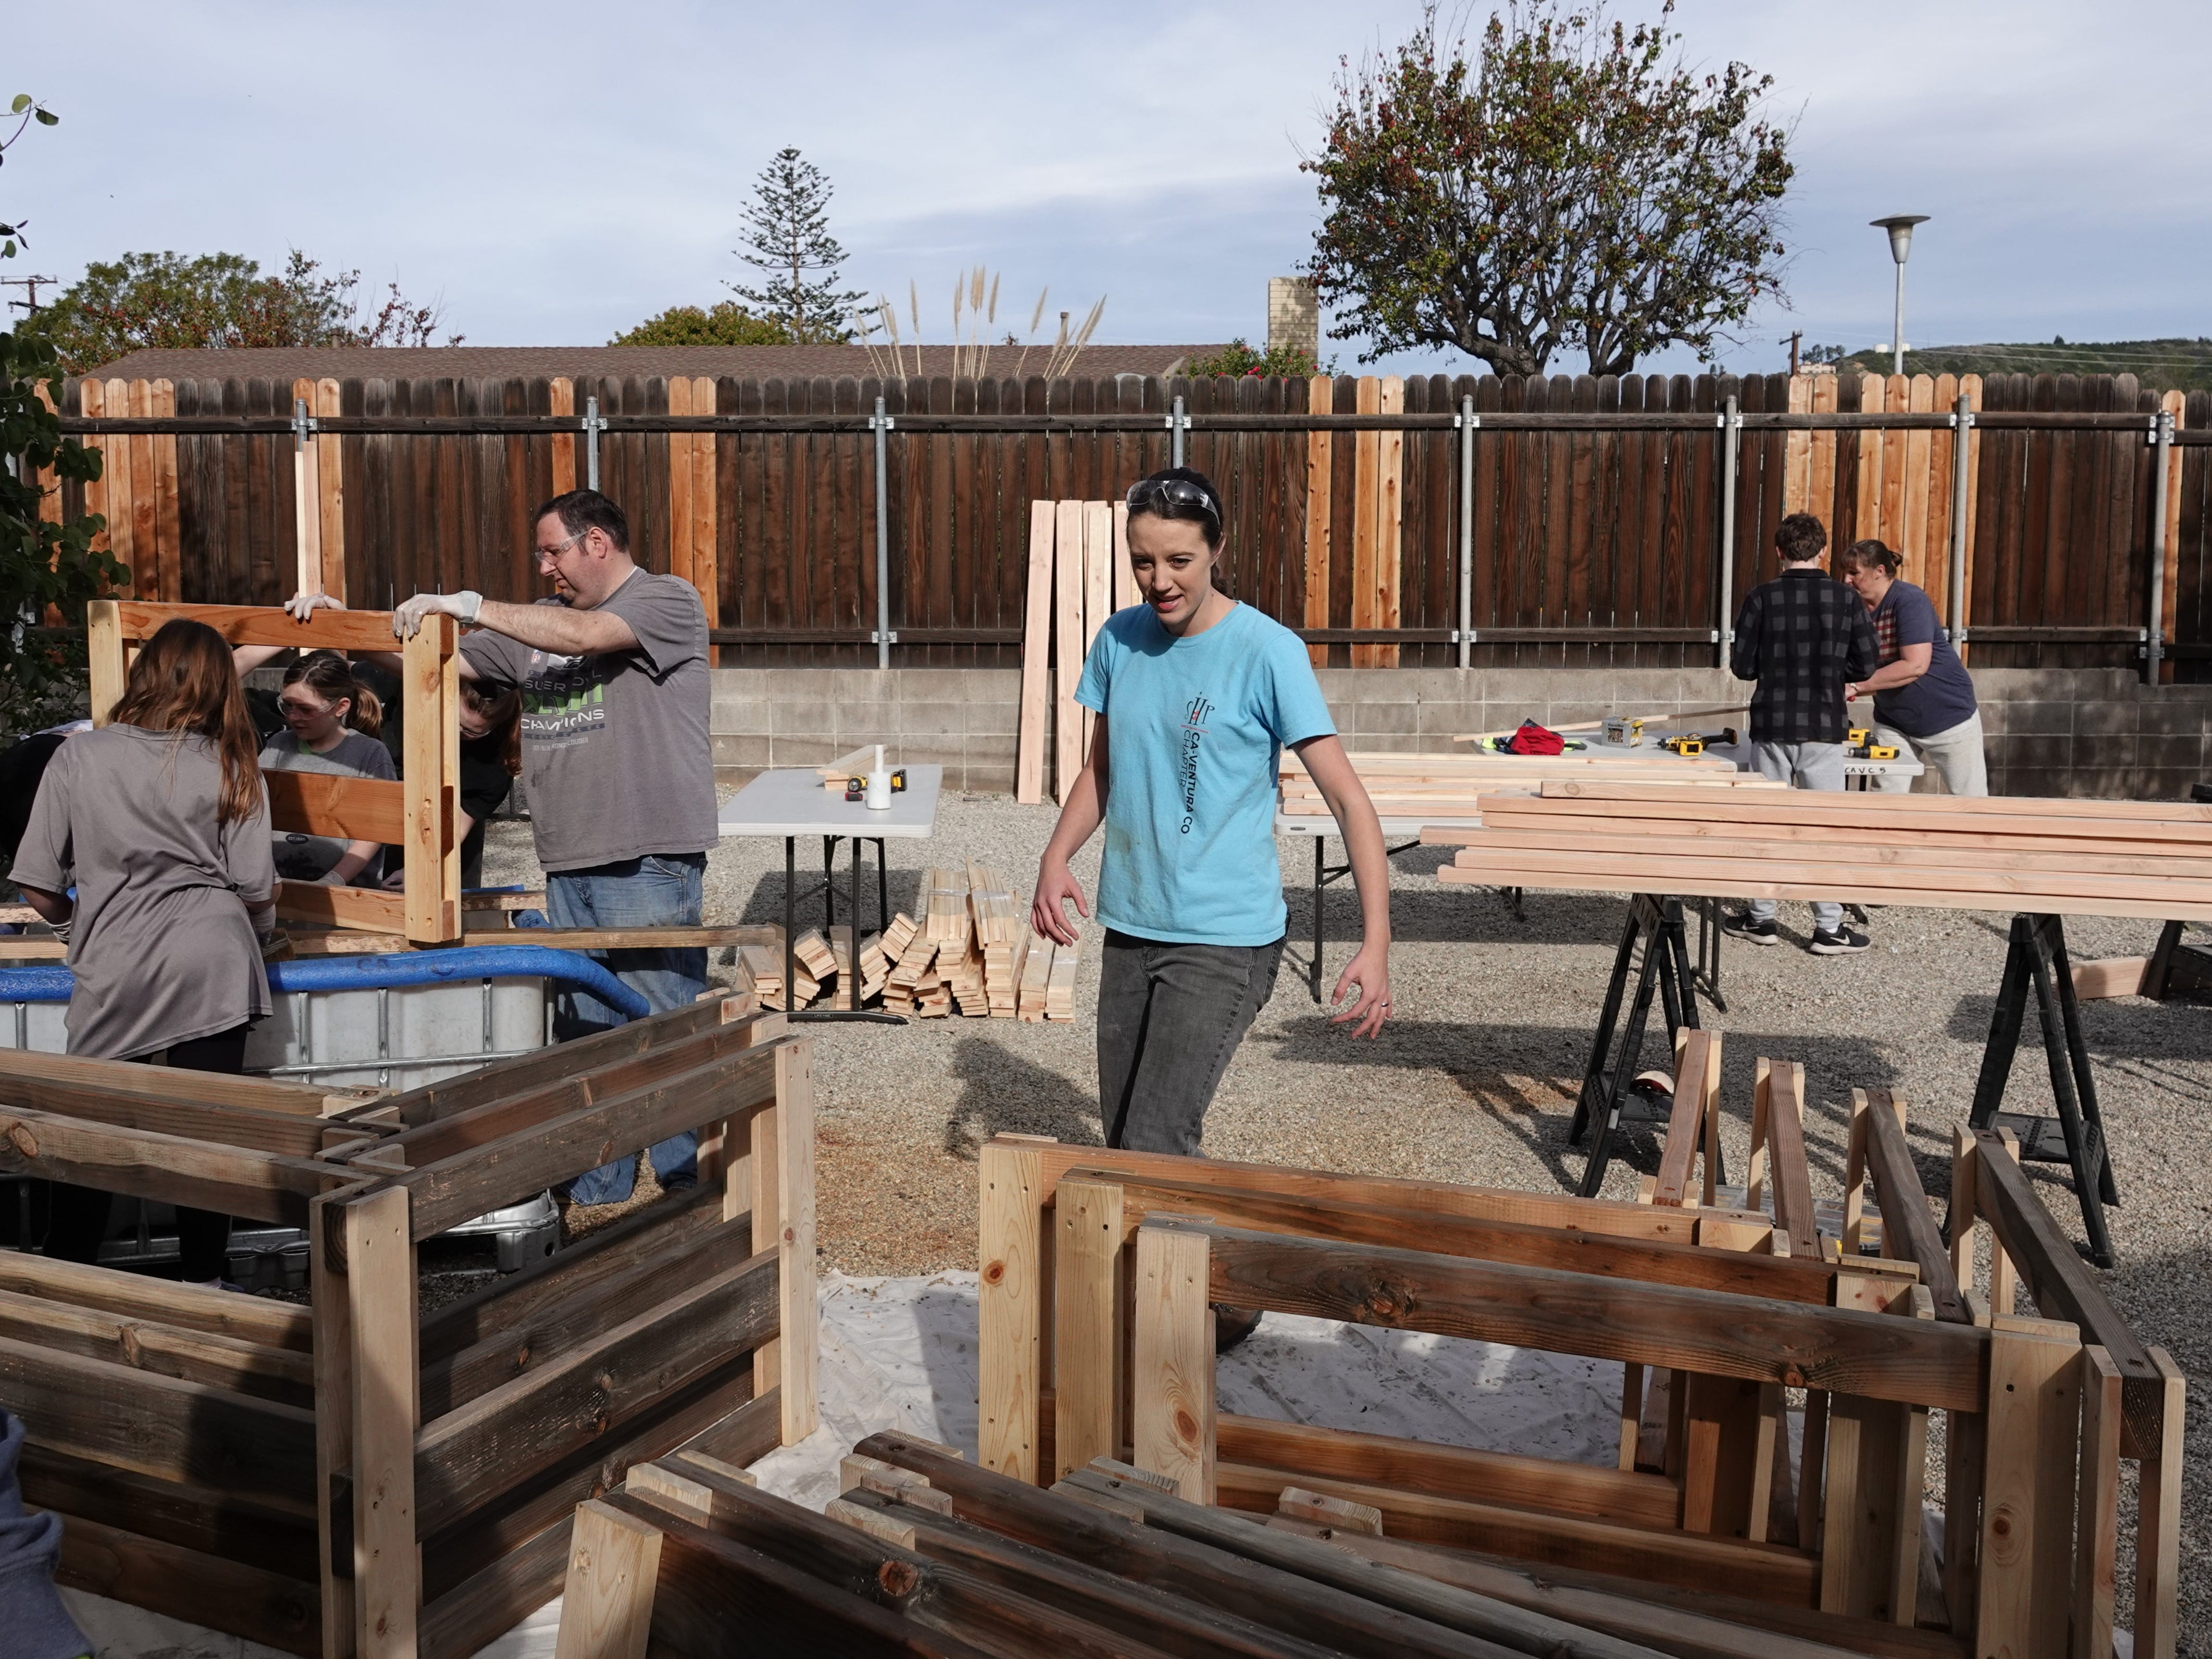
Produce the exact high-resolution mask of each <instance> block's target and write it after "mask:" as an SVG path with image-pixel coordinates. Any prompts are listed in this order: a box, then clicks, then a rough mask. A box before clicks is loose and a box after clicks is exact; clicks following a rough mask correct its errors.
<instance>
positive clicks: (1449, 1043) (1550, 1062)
mask: <svg viewBox="0 0 2212 1659" xmlns="http://www.w3.org/2000/svg"><path fill="white" fill-rule="evenodd" d="M1708 1018H1710V1016H1708ZM1590 1019H1591V1024H1590V1025H1589V1026H1584V1027H1577V1026H1571V1025H1511V1024H1469V1023H1463V1022H1457V1021H1450V1020H1408V1021H1401V1022H1395V1023H1394V1024H1390V1025H1389V1026H1386V1027H1385V1028H1384V1029H1383V1035H1382V1036H1379V1037H1377V1038H1376V1040H1375V1041H1373V1042H1346V1040H1345V1037H1344V1034H1343V1032H1342V1031H1340V1030H1337V1029H1336V1028H1334V1027H1333V1026H1331V1025H1330V1024H1329V1023H1328V1020H1327V1019H1326V1018H1322V1017H1321V1016H1319V1015H1314V1016H1311V1017H1309V1018H1301V1019H1291V1020H1285V1021H1284V1022H1283V1023H1282V1024H1280V1025H1278V1026H1276V1027H1275V1028H1274V1029H1273V1030H1271V1031H1267V1032H1265V1033H1260V1032H1255V1034H1254V1035H1253V1036H1252V1037H1251V1038H1249V1039H1248V1041H1251V1042H1267V1043H1269V1044H1270V1045H1271V1046H1272V1047H1273V1050H1274V1055H1275V1058H1276V1059H1278V1060H1285V1061H1288V1062H1291V1063H1293V1064H1297V1063H1304V1064H1307V1065H1316V1066H1367V1067H1377V1068H1383V1067H1387V1068H1389V1069H1390V1070H1392V1071H1419V1072H1427V1073H1443V1075H1445V1076H1447V1077H1449V1078H1450V1079H1453V1080H1454V1081H1455V1082H1456V1083H1457V1084H1458V1085H1460V1087H1461V1088H1462V1089H1464V1090H1465V1091H1467V1094H1468V1098H1469V1099H1470V1100H1472V1101H1473V1102H1474V1103H1476V1104H1477V1105H1478V1106H1480V1108H1481V1109H1483V1110H1484V1111H1486V1113H1488V1114H1489V1115H1490V1118H1491V1120H1492V1121H1493V1122H1494V1123H1496V1124H1497V1125H1498V1127H1500V1128H1502V1129H1503V1130H1504V1131H1505V1132H1506V1133H1508V1134H1510V1135H1511V1136H1513V1137H1514V1139H1517V1140H1519V1141H1520V1142H1521V1143H1522V1146H1524V1147H1526V1148H1527V1149H1528V1152H1530V1153H1531V1154H1533V1155H1534V1157H1536V1158H1539V1159H1541V1161H1542V1162H1543V1163H1544V1164H1545V1165H1546V1166H1547V1168H1548V1169H1550V1170H1551V1171H1552V1173H1553V1176H1556V1177H1557V1178H1558V1180H1559V1183H1560V1184H1561V1185H1562V1186H1563V1187H1567V1188H1573V1187H1575V1186H1577V1184H1579V1182H1580V1181H1581V1179H1582V1164H1583V1149H1582V1148H1580V1147H1577V1146H1571V1145H1570V1144H1569V1142H1568V1140H1567V1128H1568V1126H1569V1124H1570V1123H1571V1121H1572V1115H1573V1111H1574V1101H1575V1097H1576V1094H1577V1091H1579V1090H1580V1089H1581V1087H1582V1079H1583V1066H1586V1065H1587V1064H1588V1063H1589V1050H1590V1041H1591V1036H1592V1029H1593V1028H1594V1027H1595V1024H1596V1012H1595V1006H1593V1008H1592V1011H1591V1016H1590ZM1724 1035H1725V1036H1726V1039H1727V1040H1726V1042H1724V1043H1723V1046H1722V1066H1721V1109H1722V1111H1723V1114H1724V1115H1726V1116H1727V1117H1728V1118H1729V1120H1731V1121H1734V1122H1735V1124H1736V1125H1737V1126H1738V1127H1739V1130H1740V1131H1741V1133H1743V1134H1748V1133H1749V1130H1750V1124H1751V1097H1752V1089H1753V1082H1754V1079H1755V1076H1756V1072H1757V1066H1758V1061H1759V1058H1760V1056H1762V1055H1764V1056H1765V1057H1767V1058H1769V1059H1773V1060H1797V1061H1800V1062H1802V1064H1803V1066H1804V1067H1805V1092H1806V1095H1807V1100H1806V1103H1805V1109H1806V1114H1807V1116H1808V1124H1807V1134H1806V1158H1807V1162H1808V1164H1810V1166H1811V1167H1812V1169H1813V1170H1814V1171H1816V1172H1821V1173H1825V1174H1826V1176H1827V1177H1828V1182H1829V1183H1830V1184H1831V1185H1834V1186H1840V1185H1841V1183H1842V1182H1843V1177H1844V1161H1843V1153H1842V1152H1841V1150H1840V1149H1841V1148H1842V1146H1843V1145H1844V1139H1845V1133H1846V1131H1847V1130H1848V1129H1849V1127H1850V1091H1852V1090H1853V1089H1883V1088H1888V1087H1890V1086H1891V1085H1892V1084H1893V1082H1894V1081H1895V1078H1896V1073H1895V1071H1894V1069H1893V1067H1892V1066H1891V1064H1890V1062H1889V1060H1887V1058H1886V1057H1885V1056H1884V1054H1883V1052H1882V1049H1881V1045H1880V1044H1879V1043H1877V1042H1874V1041H1872V1040H1870V1039H1869V1038H1866V1037H1861V1036H1851V1035H1848V1034H1843V1035H1837V1036H1804V1035H1802V1034H1795V1035H1785V1036H1777V1035H1773V1034H1771V1033H1767V1032H1761V1031H1737V1030H1727V1031H1725V1032H1724ZM1644 1066H1658V1067H1662V1068H1668V1069H1671V1068H1670V1067H1669V1066H1668V1050H1667V1045H1666V1038H1665V1036H1664V1031H1663V1027H1662V1024H1661V1022H1660V1021H1659V1020H1658V1019H1657V1018H1656V1016H1655V1018H1653V1020H1652V1022H1651V1024H1650V1029H1648V1030H1646V1031H1645V1033H1644V1049H1643V1053H1642V1054H1641V1055H1640V1057H1639V1060H1638V1069H1639V1070H1640V1069H1642V1068H1643V1067H1644ZM1532 1082H1533V1083H1535V1084H1538V1085H1543V1084H1547V1083H1548V1084H1549V1085H1551V1089H1550V1090H1548V1091H1545V1092H1544V1094H1543V1095H1542V1097H1541V1098H1539V1097H1534V1096H1532V1094H1531V1092H1530V1090H1529V1087H1528V1085H1530V1084H1531V1083H1532ZM1948 1133H1949V1132H1948V1129H1945V1130H1943V1131H1942V1133H1937V1132H1936V1130H1935V1129H1932V1128H1928V1127H1923V1126H1920V1125H1918V1124H1916V1125H1915V1126H1914V1127H1913V1131H1912V1138H1913V1139H1914V1141H1915V1142H1916V1143H1917V1145H1916V1146H1915V1147H1914V1158H1915V1161H1916V1162H1917V1163H1918V1164H1919V1165H1920V1168H1921V1175H1922V1178H1923V1180H1925V1181H1927V1182H1929V1191H1931V1192H1948V1190H1949V1189H1950V1158H1951V1153H1950V1142H1949V1139H1948ZM1739 1144H1740V1143H1739ZM1614 1156H1615V1158H1619V1159H1621V1160H1623V1161H1626V1162H1627V1163H1630V1164H1634V1165H1635V1166H1636V1168H1638V1170H1643V1171H1644V1172H1645V1173H1647V1174H1648V1173H1651V1172H1654V1171H1656V1170H1657V1169H1658V1166H1659V1164H1658V1160H1659V1142H1658V1136H1657V1133H1656V1132H1655V1131H1653V1130H1650V1129H1644V1128H1631V1129H1630V1130H1629V1131H1628V1132H1627V1133H1626V1135H1625V1136H1624V1137H1623V1139H1622V1141H1621V1142H1620V1143H1619V1149H1618V1150H1616V1152H1615V1153H1614ZM1738 1174H1740V1172H1739V1171H1734V1170H1731V1172H1730V1175H1731V1178H1732V1179H1733V1178H1735V1176H1736V1175H1738Z"/></svg>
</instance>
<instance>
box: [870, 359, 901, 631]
mask: <svg viewBox="0 0 2212 1659" xmlns="http://www.w3.org/2000/svg"><path fill="white" fill-rule="evenodd" d="M868 428H869V430H871V431H872V432H873V433H874V434H875V435H876V635H875V638H876V666H877V667H878V668H889V667H890V665H891V647H892V646H893V645H894V644H895V643H896V641H897V639H898V636H897V635H896V634H894V633H892V632H891V497H890V471H891V469H890V431H891V417H890V416H888V415H886V414H884V400H883V399H882V398H877V399H876V412H875V414H874V416H872V418H871V419H870V420H869V422H868Z"/></svg>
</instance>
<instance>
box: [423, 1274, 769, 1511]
mask: <svg viewBox="0 0 2212 1659" xmlns="http://www.w3.org/2000/svg"><path fill="white" fill-rule="evenodd" d="M775 1278H776V1273H775V1256H774V1255H771V1254H768V1253H763V1254H761V1255H755V1256H751V1257H750V1258H748V1259H747V1260H746V1261H744V1262H742V1263H740V1264H739V1265H738V1267H732V1268H730V1269H728V1270H726V1272H723V1273H717V1274H716V1275H715V1276H714V1278H712V1279H708V1281H707V1282H706V1283H705V1284H703V1285H700V1286H699V1287H698V1288H697V1289H696V1290H693V1291H689V1292H687V1293H686V1294H684V1295H683V1296H680V1297H670V1298H668V1299H666V1300H665V1301H661V1302H658V1303H653V1304H649V1305H648V1306H647V1307H646V1308H645V1309H644V1310H643V1311H641V1312H640V1313H639V1314H637V1315H636V1316H635V1317H633V1318H632V1319H630V1320H629V1321H627V1322H624V1323H623V1324H622V1325H620V1326H617V1328H614V1329H613V1330H611V1331H609V1332H608V1333H606V1334H605V1335H604V1336H602V1337H600V1338H599V1340H596V1341H594V1342H592V1343H590V1344H589V1345H587V1346H583V1347H580V1348H578V1349H575V1350H574V1351H573V1352H569V1353H568V1354H565V1355H562V1357H561V1358H557V1359H556V1360H555V1361H554V1362H553V1363H552V1364H549V1365H547V1366H545V1367H544V1369H543V1370H532V1371H530V1372H528V1373H526V1374H525V1375H523V1376H518V1377H516V1378H515V1379H514V1380H513V1381H512V1382H510V1383H504V1384H502V1385H501V1386H500V1387H499V1388H496V1389H493V1390H491V1392H489V1394H486V1395H481V1396H480V1397H478V1398H477V1399H476V1400H474V1401H471V1402H470V1403H469V1404H468V1405H467V1406H465V1407H462V1408H461V1409H460V1410H459V1411H454V1412H449V1413H447V1414H446V1415H445V1416H444V1417H442V1418H440V1419H438V1420H437V1421H435V1422H434V1423H431V1424H429V1425H427V1426H425V1427H424V1428H423V1430H422V1432H421V1433H420V1434H419V1435H418V1436H416V1438H415V1442H414V1447H413V1454H414V1455H413V1463H412V1468H413V1476H414V1485H415V1492H416V1507H417V1514H418V1517H419V1518H418V1522H417V1525H418V1528H419V1530H420V1531H421V1532H422V1534H425V1535H428V1534H431V1533H434V1532H436V1531H439V1530H440V1529H441V1528H446V1527H448V1526H452V1525H453V1524H454V1523H456V1522H459V1521H460V1520H461V1519H462V1518H463V1517H465V1516H468V1515H469V1514H470V1513H471V1511H473V1510H477V1509H478V1508H480V1507H481V1506H483V1504H487V1503H489V1501H490V1500H491V1499H493V1498H496V1497H497V1496H499V1495H500V1494H501V1492H507V1491H509V1490H511V1489H512V1488H513V1487H515V1486H518V1485H519V1484H520V1483H521V1482H523V1481H524V1480H526V1479H528V1477H530V1476H531V1475H532V1474H536V1473H538V1471H540V1470H542V1469H544V1468H548V1467H550V1466H551V1465H552V1464H554V1463H556V1462H558V1461H559V1460H560V1459H561V1458H562V1457H563V1456H565V1455H569V1454H570V1453H573V1452H574V1451H575V1450H576V1449H579V1448H580V1447H582V1446H586V1445H588V1444H589V1443H591V1442H592V1440H594V1439H595V1438H597V1437H599V1436H601V1435H604V1434H605V1433H606V1432H607V1431H608V1430H610V1429H611V1428H614V1427H617V1426H619V1425H623V1424H625V1423H628V1422H630V1421H633V1420H635V1419H640V1418H641V1417H642V1416H644V1415H645V1414H646V1413H647V1412H648V1411H650V1410H651V1409H652V1408H653V1407H654V1405H655V1404H656V1403H657V1402H659V1401H662V1400H663V1399H664V1398H665V1397H666V1396H667V1395H670V1394H671V1393H672V1392H674V1391H675V1390H677V1389H680V1388H682V1387H683V1386H684V1384H685V1383H689V1382H691V1381H692V1380H694V1379H696V1378H697V1377H699V1376H703V1375H705V1374H706V1373H708V1371H711V1370H714V1369H715V1368H716V1367H717V1366H720V1365H721V1364H724V1363H725V1362H726V1360H727V1359H728V1358H729V1356H730V1355H731V1354H732V1353H734V1352H742V1351H744V1350H746V1349H750V1348H752V1347H754V1346H757V1344H758V1343H759V1342H760V1341H761V1340H763V1339H764V1338H765V1337H766V1336H768V1335H769V1334H770V1333H771V1332H773V1331H774V1329H775V1317H776V1308H775Z"/></svg>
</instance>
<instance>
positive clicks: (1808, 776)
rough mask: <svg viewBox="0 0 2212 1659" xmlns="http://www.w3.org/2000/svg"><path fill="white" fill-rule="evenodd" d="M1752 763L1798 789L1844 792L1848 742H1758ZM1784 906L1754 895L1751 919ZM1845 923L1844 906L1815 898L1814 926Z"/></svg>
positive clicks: (1825, 929) (1766, 917)
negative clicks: (1845, 750)
mask: <svg viewBox="0 0 2212 1659" xmlns="http://www.w3.org/2000/svg"><path fill="white" fill-rule="evenodd" d="M1751 759H1752V764H1753V765H1754V766H1756V767H1757V768H1758V769H1759V775H1760V776H1762V777H1769V778H1772V779H1774V780H1776V781H1778V782H1781V783H1786V784H1789V785H1790V786H1791V787H1794V788H1798V789H1826V790H1828V791H1829V792H1831V793H1838V794H1839V793H1842V791H1843V787H1844V745H1843V744H1840V743H1754V744H1752V745H1751ZM1779 908H1781V905H1780V903H1779V902H1778V901H1777V900H1774V899H1753V900H1752V902H1751V919H1752V920H1753V921H1773V920H1774V913H1775V912H1776V911H1777V910H1778V909H1779ZM1843 925H1844V907H1843V906H1842V905H1840V904H1836V903H1833V902H1830V901H1829V900H1826V899H1815V900H1814V901H1813V926H1814V927H1817V928H1819V929H1820V931H1821V932H1822V933H1834V932H1835V931H1836V930H1837V929H1838V928H1839V927H1842V926H1843Z"/></svg>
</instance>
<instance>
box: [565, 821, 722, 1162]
mask: <svg viewBox="0 0 2212 1659" xmlns="http://www.w3.org/2000/svg"><path fill="white" fill-rule="evenodd" d="M706 874H707V855H706V854H704V853H653V854H647V855H646V856H645V857H643V858H637V859H624V860H623V861H622V862H621V863H619V864H600V865H594V866H592V868H590V869H588V870H559V871H556V872H553V873H551V874H550V875H548V876H547V877H546V878H545V915H546V920H547V921H549V922H550V923H551V924H552V925H553V926H554V927H697V926H699V917H700V912H701V906H702V902H703V899H702V889H703V886H704V884H705V879H706ZM589 954H590V955H591V957H592V959H593V960H595V961H598V962H601V963H605V965H606V968H607V971H608V972H610V973H611V974H612V975H614V976H615V977H616V978H617V979H618V980H620V981H622V982H623V984H625V985H627V986H629V987H630V989H632V990H633V991H635V992H636V993H637V994H639V995H640V996H641V997H643V998H644V999H645V1000H646V1001H647V1003H649V1004H651V1005H652V1007H653V1012H655V1013H657V1014H658V1013H665V1012H667V1011H668V1010H669V1009H671V1008H681V1007H683V1006H684V1005H685V1004H686V1003H689V1002H691V1001H693V1000H696V998H697V997H698V995H699V994H700V993H701V992H702V991H703V990H705V989H706V988H707V953H706V951H703V950H695V951H591V952H590V953H589ZM620 1024H623V1016H622V1015H621V1013H620V1012H617V1010H615V1009H613V1008H611V1007H609V1006H607V1005H606V1004H605V1003H604V1002H602V1001H600V1000H599V998H597V997H595V996H593V995H592V994H591V993H589V992H588V991H577V990H563V991H562V992H561V993H559V994H558V995H557V996H556V998H555V1000H554V1004H553V1040H554V1041H555V1042H570V1041H572V1040H574V1038H577V1037H580V1036H591V1034H592V1032H594V1031H604V1030H606V1029H607V1028H608V1027H609V1026H611V1025H620ZM698 1150H699V1137H698V1136H697V1135H696V1134H694V1133H691V1132H690V1130H688V1129H687V1130H685V1131H684V1133H682V1134H680V1135H671V1136H670V1137H669V1138H668V1139H666V1140H664V1141H662V1142H661V1143H660V1144H659V1146H655V1147H653V1150H652V1152H651V1154H650V1156H651V1157H652V1159H653V1174H655V1175H656V1176H659V1177H660V1183H661V1185H663V1186H664V1187H665V1186H667V1185H668V1184H669V1183H670V1182H671V1181H673V1182H678V1183H684V1182H690V1181H696V1179H697V1178H698V1173H699V1161H698V1156H697V1154H698ZM636 1181H637V1159H636V1158H635V1156H631V1157H628V1158H617V1159H616V1160H615V1161H614V1162H613V1163H611V1164H603V1165H601V1166H600V1167H599V1169H596V1170H587V1171H586V1172H585V1173H584V1174H582V1175H580V1176H577V1177H576V1179H575V1180H574V1182H570V1183H569V1188H568V1196H569V1198H570V1199H571V1200H573V1201H574V1202H575V1203H578V1204H619V1203H621V1202H622V1201H623V1200H624V1199H626V1198H628V1197H629V1194H630V1188H632V1187H633V1186H635V1184H636Z"/></svg>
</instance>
